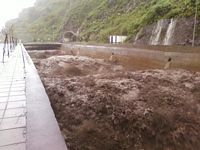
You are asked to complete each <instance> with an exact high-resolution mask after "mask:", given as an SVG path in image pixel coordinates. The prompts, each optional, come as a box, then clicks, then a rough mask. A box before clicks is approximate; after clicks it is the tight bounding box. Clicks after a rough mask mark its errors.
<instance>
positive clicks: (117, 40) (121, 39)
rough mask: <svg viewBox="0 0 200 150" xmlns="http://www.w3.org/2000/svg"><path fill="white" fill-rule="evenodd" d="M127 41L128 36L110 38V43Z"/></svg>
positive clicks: (112, 36)
mask: <svg viewBox="0 0 200 150" xmlns="http://www.w3.org/2000/svg"><path fill="white" fill-rule="evenodd" d="M126 39H127V36H121V35H111V36H110V37H109V42H110V43H124V42H125V41H126Z"/></svg>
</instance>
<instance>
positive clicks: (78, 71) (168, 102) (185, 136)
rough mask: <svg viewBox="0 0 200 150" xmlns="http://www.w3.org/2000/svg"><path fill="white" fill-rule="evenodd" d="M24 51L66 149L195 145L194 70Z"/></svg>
mask: <svg viewBox="0 0 200 150" xmlns="http://www.w3.org/2000/svg"><path fill="white" fill-rule="evenodd" d="M30 55H31V57H32V58H33V60H34V63H35V64H36V67H37V69H38V72H39V74H40V77H41V79H42V81H43V83H44V85H45V88H46V91H47V93H48V95H49V98H50V101H51V105H52V107H53V109H54V112H55V115H56V118H57V120H58V122H59V125H60V129H61V131H62V133H63V136H64V138H65V140H66V144H67V146H68V148H69V150H199V149H200V73H198V72H189V71H185V70H143V71H141V70H140V71H134V72H133V71H127V69H125V68H123V66H120V65H117V64H114V63H111V62H108V61H107V60H101V59H93V58H88V57H82V56H70V55H65V53H64V52H60V51H51V52H48V51H44V52H42V51H41V52H30ZM52 55H53V56H52Z"/></svg>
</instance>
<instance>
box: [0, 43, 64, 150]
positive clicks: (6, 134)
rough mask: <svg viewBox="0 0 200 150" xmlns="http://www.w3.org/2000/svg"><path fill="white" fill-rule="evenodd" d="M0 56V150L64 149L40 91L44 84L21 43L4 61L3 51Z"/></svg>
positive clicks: (44, 95) (51, 112) (48, 106)
mask: <svg viewBox="0 0 200 150" xmlns="http://www.w3.org/2000/svg"><path fill="white" fill-rule="evenodd" d="M0 59H1V60H0V150H36V149H37V150H43V149H49V150H51V149H52V150H53V149H56V150H66V149H67V147H66V144H65V142H64V140H63V137H62V135H61V132H60V130H59V127H58V124H57V121H56V119H55V115H54V113H53V111H52V108H51V106H50V103H49V99H48V96H47V95H46V92H45V90H42V91H41V89H44V87H43V85H42V83H41V80H40V78H39V76H38V74H37V71H36V69H35V67H34V65H33V63H32V60H31V59H30V57H29V56H28V54H27V52H26V50H25V48H24V46H23V45H22V44H18V45H17V46H16V48H15V50H14V51H13V52H12V53H11V55H10V57H9V58H8V57H7V56H6V57H5V59H4V63H3V62H2V54H0ZM27 80H28V81H27ZM30 83H31V85H30ZM27 86H29V87H27ZM34 87H36V88H35V89H33V88H34ZM38 89H39V91H38ZM43 99H45V100H46V101H43ZM41 108H43V109H41ZM47 147H50V148H47Z"/></svg>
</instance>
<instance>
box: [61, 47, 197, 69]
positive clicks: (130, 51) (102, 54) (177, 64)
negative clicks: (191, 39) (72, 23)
mask: <svg viewBox="0 0 200 150" xmlns="http://www.w3.org/2000/svg"><path fill="white" fill-rule="evenodd" d="M62 49H63V50H65V51H67V52H68V53H69V54H73V55H77V54H78V55H82V56H89V57H93V58H101V59H105V61H108V60H109V57H110V56H111V54H112V53H114V58H115V59H116V60H117V63H119V64H122V65H124V66H125V67H127V69H129V70H130V69H131V70H138V69H163V68H164V66H165V64H166V62H167V60H168V59H169V57H171V58H172V65H171V69H187V70H192V71H200V52H198V51H196V52H172V51H170V52H167V51H158V50H147V49H139V48H123V47H113V46H112V47H110V46H96V45H84V44H73V43H69V44H63V45H62Z"/></svg>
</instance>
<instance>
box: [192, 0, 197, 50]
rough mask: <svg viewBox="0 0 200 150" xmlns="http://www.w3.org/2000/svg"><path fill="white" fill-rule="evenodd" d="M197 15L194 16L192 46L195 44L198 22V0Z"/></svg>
mask: <svg viewBox="0 0 200 150" xmlns="http://www.w3.org/2000/svg"><path fill="white" fill-rule="evenodd" d="M195 5H196V8H195V16H194V29H193V38H192V47H194V46H195V34H196V24H197V13H198V7H197V0H196V1H195Z"/></svg>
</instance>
